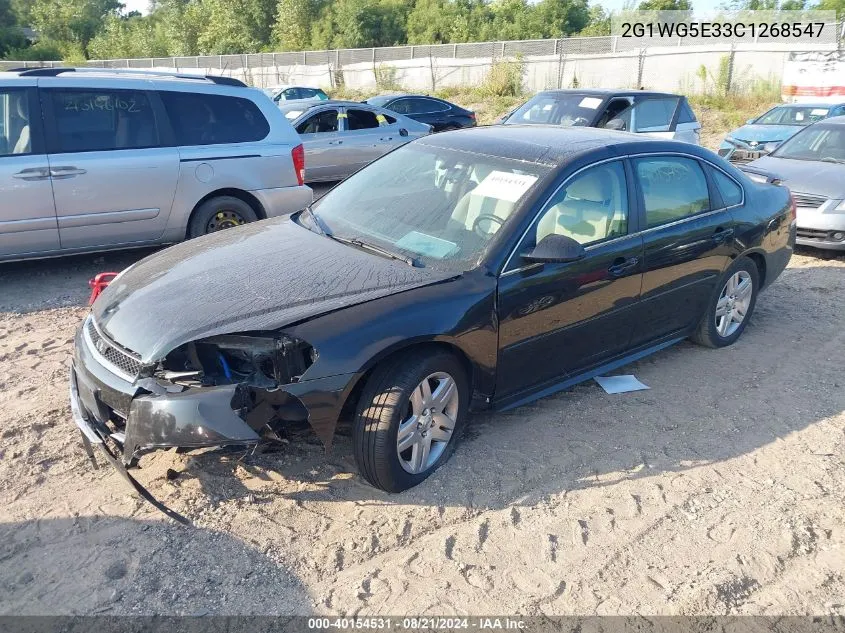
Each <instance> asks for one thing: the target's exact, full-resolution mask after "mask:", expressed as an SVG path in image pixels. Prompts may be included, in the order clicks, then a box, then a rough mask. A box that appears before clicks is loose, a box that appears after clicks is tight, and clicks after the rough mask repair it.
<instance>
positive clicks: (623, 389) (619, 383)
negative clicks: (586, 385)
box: [594, 374, 650, 393]
mask: <svg viewBox="0 0 845 633" xmlns="http://www.w3.org/2000/svg"><path fill="white" fill-rule="evenodd" d="M594 380H595V381H596V382H597V383H599V385H601V388H602V389H604V390H605V391H606V392H607V393H628V392H629V391H642V390H643V389H650V387H649V386H648V385H644V384H643V383H641V382H640V381H639V380H637V379H636V378H634V377H633V376H631V375H630V374H629V375H626V376H596V377H595V379H594Z"/></svg>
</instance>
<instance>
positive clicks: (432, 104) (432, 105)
mask: <svg viewBox="0 0 845 633" xmlns="http://www.w3.org/2000/svg"><path fill="white" fill-rule="evenodd" d="M416 101H417V103H418V105H417V106H416V109H415V111H416V112H446V110H448V109H449V106H447V105H446V104H445V103H440V102H439V101H435V100H434V99H416Z"/></svg>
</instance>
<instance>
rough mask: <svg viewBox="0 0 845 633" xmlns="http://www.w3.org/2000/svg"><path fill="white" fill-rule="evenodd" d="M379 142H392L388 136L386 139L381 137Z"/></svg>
mask: <svg viewBox="0 0 845 633" xmlns="http://www.w3.org/2000/svg"><path fill="white" fill-rule="evenodd" d="M379 140H380V141H384V142H387V141H392V140H393V137H392V136H388V137H381V138H380V139H379Z"/></svg>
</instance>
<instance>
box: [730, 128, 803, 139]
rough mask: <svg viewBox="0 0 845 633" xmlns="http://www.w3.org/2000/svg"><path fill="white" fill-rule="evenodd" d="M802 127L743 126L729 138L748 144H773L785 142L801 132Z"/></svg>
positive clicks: (731, 133)
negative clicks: (752, 142) (774, 142)
mask: <svg viewBox="0 0 845 633" xmlns="http://www.w3.org/2000/svg"><path fill="white" fill-rule="evenodd" d="M801 129H802V128H801V126H800V125H754V124H749V125H743V126H742V127H741V128H737V129H736V130H734V131H733V132H730V133H729V134H728V138H733V139H736V140H737V141H745V142H746V143H748V142H751V141H754V142H756V143H771V142H773V141H776V142H778V141H785V140H786V139H788V138H789V137H790V136H792V135H793V134H795V133H797V132H798V131H799V130H801Z"/></svg>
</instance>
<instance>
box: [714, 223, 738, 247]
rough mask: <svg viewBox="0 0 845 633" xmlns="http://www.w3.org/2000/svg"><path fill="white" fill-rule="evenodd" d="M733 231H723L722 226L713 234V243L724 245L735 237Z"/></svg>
mask: <svg viewBox="0 0 845 633" xmlns="http://www.w3.org/2000/svg"><path fill="white" fill-rule="evenodd" d="M733 234H734V230H733V229H723V228H722V227H721V226H720V227H719V228H718V229H716V232H715V233H713V241H714V242H716V243H717V244H723V243H724V242H727V241H728V240H729V239H730V238H732V237H733Z"/></svg>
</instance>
